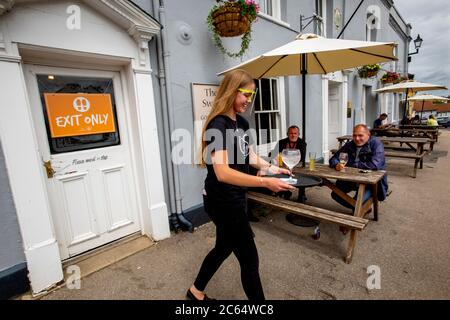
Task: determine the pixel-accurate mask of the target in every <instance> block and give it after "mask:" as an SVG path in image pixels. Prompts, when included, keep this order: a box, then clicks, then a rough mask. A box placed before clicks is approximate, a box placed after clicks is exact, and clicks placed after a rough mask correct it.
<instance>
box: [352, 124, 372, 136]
mask: <svg viewBox="0 0 450 320" xmlns="http://www.w3.org/2000/svg"><path fill="white" fill-rule="evenodd" d="M359 128H363V129H364V130H365V131H366V132H367V133H368V134H370V130H369V127H368V126H367V125H365V124H364V123H360V124H357V125H356V126H355V127H354V128H353V132H355V131H356V130H357V129H359Z"/></svg>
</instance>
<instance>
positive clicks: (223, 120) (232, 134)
mask: <svg viewBox="0 0 450 320" xmlns="http://www.w3.org/2000/svg"><path fill="white" fill-rule="evenodd" d="M248 129H249V124H248V122H247V120H245V119H244V118H243V117H241V116H239V115H237V118H236V121H234V120H232V119H231V118H230V117H228V116H225V115H219V116H217V117H215V118H214V119H212V120H211V122H210V123H209V125H208V127H207V131H206V135H205V139H206V141H207V145H208V147H207V152H206V162H207V165H206V168H207V170H208V174H207V176H206V180H205V190H206V193H207V195H208V197H210V198H212V199H214V200H215V201H218V202H224V203H229V204H231V203H235V204H236V205H239V204H240V203H242V201H245V199H246V192H247V188H245V187H239V186H235V185H231V184H227V183H223V182H220V181H218V180H217V177H216V174H215V172H214V168H213V165H212V164H211V157H210V156H211V153H213V152H214V151H220V150H227V152H228V164H229V166H230V168H232V169H235V170H238V171H240V172H243V173H249V145H250V141H251V139H250V135H249V133H248V132H247V130H248Z"/></svg>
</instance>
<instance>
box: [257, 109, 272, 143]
mask: <svg viewBox="0 0 450 320" xmlns="http://www.w3.org/2000/svg"><path fill="white" fill-rule="evenodd" d="M259 116H260V117H261V123H260V125H261V127H260V130H261V131H260V132H261V140H262V141H261V143H262V144H266V143H269V142H270V141H271V139H270V133H271V132H270V125H269V117H270V113H261V114H260V115H259Z"/></svg>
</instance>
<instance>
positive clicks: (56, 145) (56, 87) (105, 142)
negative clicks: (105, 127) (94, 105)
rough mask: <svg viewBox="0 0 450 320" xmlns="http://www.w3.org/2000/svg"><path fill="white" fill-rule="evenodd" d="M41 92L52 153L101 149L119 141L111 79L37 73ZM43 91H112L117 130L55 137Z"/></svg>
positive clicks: (104, 92)
mask: <svg viewBox="0 0 450 320" xmlns="http://www.w3.org/2000/svg"><path fill="white" fill-rule="evenodd" d="M37 81H38V87H39V93H40V96H41V102H42V107H43V113H44V118H45V124H46V127H47V136H48V140H49V146H50V151H51V153H52V154H56V153H64V152H73V151H79V150H87V149H94V148H101V147H107V146H113V145H118V144H120V136H119V129H118V128H119V126H118V124H117V114H116V105H115V99H114V88H113V80H112V79H99V78H86V77H67V76H54V78H52V79H50V77H49V76H48V75H37ZM44 93H84V94H90V93H91V94H92V93H95V94H97V93H100V94H109V95H110V96H111V103H112V107H113V115H114V121H115V128H116V131H115V132H109V133H101V134H92V135H82V136H69V137H62V138H52V136H51V133H50V126H49V120H48V115H47V110H46V102H45V98H44Z"/></svg>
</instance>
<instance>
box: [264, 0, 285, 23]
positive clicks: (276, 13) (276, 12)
mask: <svg viewBox="0 0 450 320" xmlns="http://www.w3.org/2000/svg"><path fill="white" fill-rule="evenodd" d="M258 3H259V5H260V8H261V11H260V14H262V15H265V16H268V17H272V18H274V19H277V20H281V5H280V0H258ZM263 3H265V4H263ZM267 3H270V6H271V7H272V12H271V13H268V12H264V11H263V9H265V7H266V4H267Z"/></svg>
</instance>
